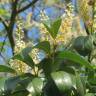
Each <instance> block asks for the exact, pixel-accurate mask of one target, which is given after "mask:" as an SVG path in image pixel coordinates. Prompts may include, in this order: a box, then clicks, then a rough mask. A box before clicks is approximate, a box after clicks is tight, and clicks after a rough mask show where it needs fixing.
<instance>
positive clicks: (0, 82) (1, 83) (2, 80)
mask: <svg viewBox="0 0 96 96" xmlns="http://www.w3.org/2000/svg"><path fill="white" fill-rule="evenodd" d="M6 79H7V78H6V77H0V91H2V90H4V86H5V81H6Z"/></svg>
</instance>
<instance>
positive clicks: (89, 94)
mask: <svg viewBox="0 0 96 96" xmlns="http://www.w3.org/2000/svg"><path fill="white" fill-rule="evenodd" d="M85 96H95V95H94V94H93V93H87V94H86V95H85Z"/></svg>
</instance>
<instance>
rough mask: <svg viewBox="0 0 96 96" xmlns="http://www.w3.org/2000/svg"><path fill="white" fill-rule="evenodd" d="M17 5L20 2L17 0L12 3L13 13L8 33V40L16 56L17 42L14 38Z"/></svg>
mask: <svg viewBox="0 0 96 96" xmlns="http://www.w3.org/2000/svg"><path fill="white" fill-rule="evenodd" d="M17 4H18V0H15V1H14V2H12V13H11V18H10V23H9V26H8V31H7V35H8V39H9V42H10V45H11V48H12V52H13V54H14V46H15V42H14V38H13V30H14V24H15V19H16V16H17V13H16V12H17Z"/></svg>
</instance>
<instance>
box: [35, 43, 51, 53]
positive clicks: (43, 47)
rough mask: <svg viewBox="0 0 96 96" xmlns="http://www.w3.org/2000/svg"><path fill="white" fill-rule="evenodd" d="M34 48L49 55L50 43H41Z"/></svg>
mask: <svg viewBox="0 0 96 96" xmlns="http://www.w3.org/2000/svg"><path fill="white" fill-rule="evenodd" d="M34 48H39V49H41V50H43V51H45V52H46V53H47V54H48V53H50V43H49V42H48V41H43V42H40V43H38V44H37V45H36V46H34Z"/></svg>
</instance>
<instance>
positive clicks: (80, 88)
mask: <svg viewBox="0 0 96 96" xmlns="http://www.w3.org/2000/svg"><path fill="white" fill-rule="evenodd" d="M76 87H77V92H78V93H79V95H80V96H84V95H85V91H84V86H83V83H82V81H81V78H80V76H79V74H78V73H76Z"/></svg>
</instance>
